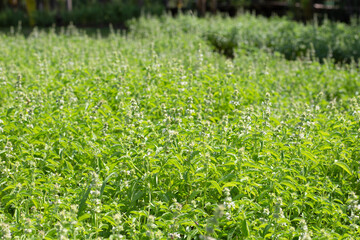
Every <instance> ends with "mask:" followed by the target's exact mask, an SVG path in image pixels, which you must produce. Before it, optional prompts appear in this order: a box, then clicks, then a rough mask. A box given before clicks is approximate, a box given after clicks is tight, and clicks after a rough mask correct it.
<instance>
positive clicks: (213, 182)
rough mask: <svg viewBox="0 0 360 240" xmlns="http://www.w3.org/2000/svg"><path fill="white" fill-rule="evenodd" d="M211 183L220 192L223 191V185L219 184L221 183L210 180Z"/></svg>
mask: <svg viewBox="0 0 360 240" xmlns="http://www.w3.org/2000/svg"><path fill="white" fill-rule="evenodd" d="M210 183H211V185H212V186H213V187H214V188H215V189H216V190H217V191H218V192H219V194H221V193H222V190H221V187H220V186H219V184H218V183H217V182H215V181H210Z"/></svg>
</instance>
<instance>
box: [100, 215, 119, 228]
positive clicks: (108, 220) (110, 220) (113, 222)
mask: <svg viewBox="0 0 360 240" xmlns="http://www.w3.org/2000/svg"><path fill="white" fill-rule="evenodd" d="M102 220H103V221H106V222H108V223H110V224H111V225H113V226H116V225H117V224H116V222H115V220H114V219H113V218H112V217H110V216H103V217H102Z"/></svg>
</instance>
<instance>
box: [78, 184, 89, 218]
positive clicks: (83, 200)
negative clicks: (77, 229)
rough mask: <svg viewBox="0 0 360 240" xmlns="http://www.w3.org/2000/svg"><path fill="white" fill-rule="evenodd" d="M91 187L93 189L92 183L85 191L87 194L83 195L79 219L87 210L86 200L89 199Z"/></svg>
mask: <svg viewBox="0 0 360 240" xmlns="http://www.w3.org/2000/svg"><path fill="white" fill-rule="evenodd" d="M91 187H92V183H89V185H88V187H87V190H86V191H85V193H84V194H83V196H82V198H81V200H80V203H79V209H78V214H77V215H78V217H79V216H81V215H82V213H83V212H84V210H85V208H86V200H87V198H88V197H89V194H90V191H91Z"/></svg>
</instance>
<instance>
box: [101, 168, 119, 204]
mask: <svg viewBox="0 0 360 240" xmlns="http://www.w3.org/2000/svg"><path fill="white" fill-rule="evenodd" d="M114 175H115V176H117V173H115V172H113V173H111V174H110V175H109V176H107V178H105V180H104V181H103V183H102V185H101V189H100V197H99V198H100V199H101V197H102V195H103V193H104V190H105V186H106V183H107V182H108V181H109V179H110V178H111V177H112V176H114Z"/></svg>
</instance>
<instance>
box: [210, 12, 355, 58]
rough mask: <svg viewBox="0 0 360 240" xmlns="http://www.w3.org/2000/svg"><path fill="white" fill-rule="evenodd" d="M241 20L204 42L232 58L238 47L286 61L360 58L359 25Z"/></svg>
mask: <svg viewBox="0 0 360 240" xmlns="http://www.w3.org/2000/svg"><path fill="white" fill-rule="evenodd" d="M246 18H247V19H246V20H245V19H244V18H243V17H240V19H239V21H233V22H232V23H231V25H228V26H226V28H225V29H220V30H219V29H216V28H215V29H213V30H212V31H209V32H207V33H205V35H204V37H205V39H206V40H207V41H208V42H209V43H210V45H211V46H213V47H214V49H216V50H217V51H219V52H222V53H224V54H225V55H226V56H228V57H233V54H234V51H235V49H236V48H242V49H248V48H254V47H255V48H260V49H265V50H267V51H271V52H279V53H281V54H283V55H284V56H285V58H286V59H289V60H295V59H296V58H299V57H312V58H317V59H319V60H320V61H324V59H327V58H329V59H334V60H335V61H336V62H347V63H349V62H351V61H352V60H356V61H357V60H358V59H359V58H360V41H358V38H359V34H358V32H359V26H358V25H357V24H356V21H354V22H353V24H352V25H351V26H348V25H345V24H343V23H334V22H330V21H325V22H324V23H323V24H322V25H320V26H318V25H317V24H316V23H314V24H313V25H311V24H308V25H302V24H299V23H296V22H293V21H289V20H285V19H277V18H274V19H271V20H270V21H268V20H266V19H263V18H255V17H252V16H250V15H247V16H246Z"/></svg>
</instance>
